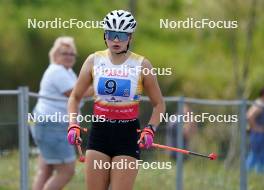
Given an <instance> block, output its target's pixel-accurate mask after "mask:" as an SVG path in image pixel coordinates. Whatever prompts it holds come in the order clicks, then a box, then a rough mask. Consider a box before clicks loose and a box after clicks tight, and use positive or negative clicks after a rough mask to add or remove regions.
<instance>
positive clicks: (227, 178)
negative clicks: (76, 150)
mask: <svg viewBox="0 0 264 190" xmlns="http://www.w3.org/2000/svg"><path fill="white" fill-rule="evenodd" d="M160 155H161V154H159V156H158V157H156V156H154V157H152V158H153V159H156V158H158V160H159V161H168V158H166V156H160ZM29 166H30V183H31V182H32V179H33V176H34V173H35V172H36V169H37V168H36V158H35V157H33V158H30V165H29ZM175 168H176V165H175V162H172V169H170V170H151V169H148V170H146V169H141V170H140V171H139V174H138V177H137V179H136V184H135V188H134V189H136V190H145V189H151V190H155V189H161V188H162V189H164V190H173V189H175V181H176V170H175ZM263 187H264V176H263V175H257V174H254V173H251V174H249V179H248V189H249V190H262V189H263ZM17 189H19V159H18V152H12V153H11V154H9V155H8V156H3V157H1V158H0V190H17ZM70 189H85V185H84V165H83V164H81V163H77V167H76V175H75V176H74V178H73V179H72V181H71V182H70V183H69V184H68V186H67V187H66V188H65V190H70ZM184 189H185V190H196V189H201V190H209V189H215V190H220V189H221V190H236V189H239V170H238V169H237V168H236V167H234V168H228V169H227V168H225V167H224V165H223V162H222V161H207V160H204V159H200V158H191V159H189V160H188V161H187V162H186V163H185V165H184Z"/></svg>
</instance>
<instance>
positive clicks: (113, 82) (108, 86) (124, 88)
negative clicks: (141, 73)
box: [97, 77, 131, 97]
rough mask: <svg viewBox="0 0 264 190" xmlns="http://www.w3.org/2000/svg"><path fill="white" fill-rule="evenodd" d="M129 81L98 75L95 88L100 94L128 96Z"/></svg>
mask: <svg viewBox="0 0 264 190" xmlns="http://www.w3.org/2000/svg"><path fill="white" fill-rule="evenodd" d="M130 88H131V81H130V80H128V79H116V78H106V77H100V78H99V82H98V86H97V90H98V94H100V95H112V96H122V97H129V96H130Z"/></svg>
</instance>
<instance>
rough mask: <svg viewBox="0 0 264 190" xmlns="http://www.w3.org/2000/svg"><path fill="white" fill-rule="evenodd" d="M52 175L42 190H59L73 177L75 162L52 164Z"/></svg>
mask: <svg viewBox="0 0 264 190" xmlns="http://www.w3.org/2000/svg"><path fill="white" fill-rule="evenodd" d="M53 167H54V173H53V175H52V177H50V178H49V180H48V181H47V182H46V184H45V186H44V190H61V189H62V188H63V187H64V186H65V185H66V184H67V183H68V182H69V181H70V179H71V178H72V176H73V175H74V168H75V162H71V163H67V164H54V165H53Z"/></svg>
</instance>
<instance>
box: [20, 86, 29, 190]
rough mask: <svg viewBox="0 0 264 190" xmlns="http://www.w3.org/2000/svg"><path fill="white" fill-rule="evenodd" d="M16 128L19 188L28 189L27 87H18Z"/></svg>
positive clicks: (21, 189)
mask: <svg viewBox="0 0 264 190" xmlns="http://www.w3.org/2000/svg"><path fill="white" fill-rule="evenodd" d="M18 91H19V94H18V122H19V123H18V130H19V157H20V158H19V162H20V190H28V189H29V188H28V158H29V156H28V154H29V130H28V125H27V114H28V105H29V97H28V87H19V88H18Z"/></svg>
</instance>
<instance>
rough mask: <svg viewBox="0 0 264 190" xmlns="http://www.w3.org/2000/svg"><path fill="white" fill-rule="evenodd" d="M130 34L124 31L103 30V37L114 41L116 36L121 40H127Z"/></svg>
mask: <svg viewBox="0 0 264 190" xmlns="http://www.w3.org/2000/svg"><path fill="white" fill-rule="evenodd" d="M129 36H130V34H129V33H126V32H115V31H109V30H107V31H105V38H106V39H108V40H111V41H114V40H115V39H116V38H117V39H118V40H119V41H121V42H124V41H127V40H128V38H129Z"/></svg>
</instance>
